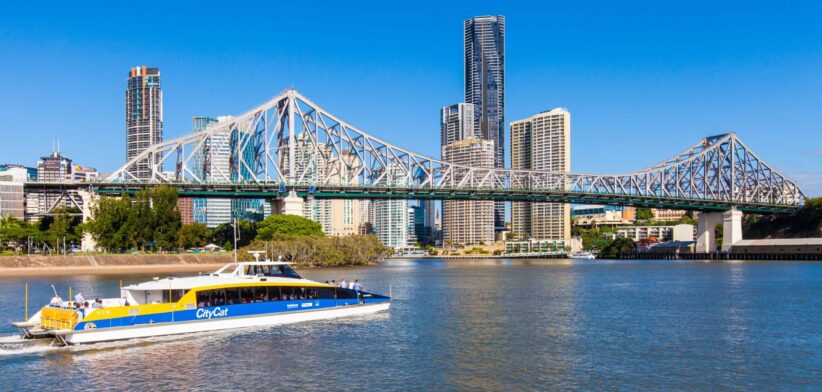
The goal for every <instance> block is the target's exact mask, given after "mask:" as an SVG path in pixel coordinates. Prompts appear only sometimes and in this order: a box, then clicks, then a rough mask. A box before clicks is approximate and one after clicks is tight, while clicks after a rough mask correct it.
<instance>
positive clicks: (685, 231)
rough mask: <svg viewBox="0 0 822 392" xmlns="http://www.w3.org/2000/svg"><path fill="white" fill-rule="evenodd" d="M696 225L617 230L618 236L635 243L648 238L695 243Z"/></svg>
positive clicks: (635, 227) (637, 227) (628, 227)
mask: <svg viewBox="0 0 822 392" xmlns="http://www.w3.org/2000/svg"><path fill="white" fill-rule="evenodd" d="M694 230H695V227H694V225H688V224H680V225H674V226H625V227H619V228H617V236H618V237H621V238H630V239H631V240H633V241H634V242H638V241H640V240H644V239H646V238H648V237H656V238H658V239H660V240H662V241H693V240H694Z"/></svg>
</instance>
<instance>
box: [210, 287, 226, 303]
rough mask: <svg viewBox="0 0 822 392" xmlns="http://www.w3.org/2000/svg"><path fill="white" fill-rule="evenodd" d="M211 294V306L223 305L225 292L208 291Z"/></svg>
mask: <svg viewBox="0 0 822 392" xmlns="http://www.w3.org/2000/svg"><path fill="white" fill-rule="evenodd" d="M209 293H210V294H211V306H221V305H225V290H209Z"/></svg>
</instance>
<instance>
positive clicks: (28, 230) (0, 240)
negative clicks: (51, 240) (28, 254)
mask: <svg viewBox="0 0 822 392" xmlns="http://www.w3.org/2000/svg"><path fill="white" fill-rule="evenodd" d="M36 231H37V230H36V229H35V228H33V227H32V226H31V225H29V224H28V223H26V222H25V221H23V220H22V219H17V218H15V217H13V216H11V215H4V216H2V217H0V247H5V246H9V247H11V248H13V249H14V251H15V253H19V252H20V250H21V249H22V248H23V246H24V244H26V242H27V240H28V238H29V237H34V235H35V232H36Z"/></svg>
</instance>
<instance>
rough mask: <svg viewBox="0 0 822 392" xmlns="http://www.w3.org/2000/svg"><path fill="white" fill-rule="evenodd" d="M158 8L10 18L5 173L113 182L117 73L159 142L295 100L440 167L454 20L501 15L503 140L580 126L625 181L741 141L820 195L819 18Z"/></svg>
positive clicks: (625, 5)
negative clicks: (140, 90)
mask: <svg viewBox="0 0 822 392" xmlns="http://www.w3.org/2000/svg"><path fill="white" fill-rule="evenodd" d="M166 3H170V2H156V3H155V2H152V1H141V2H128V3H126V2H123V3H120V4H121V5H111V4H109V3H108V2H102V1H101V2H97V3H92V2H83V3H82V5H81V4H79V3H76V2H68V3H57V2H55V3H39V2H33V1H31V2H21V3H19V4H6V5H4V7H3V12H2V13H0V51H1V52H2V56H0V116H1V117H2V119H3V121H2V122H0V135H2V140H3V143H0V163H5V162H9V163H23V164H28V165H33V164H35V163H36V161H37V159H38V157H39V156H41V155H44V154H47V153H48V152H50V151H51V146H52V139H55V138H59V139H60V142H61V146H62V151H63V153H64V154H66V155H68V156H69V157H71V158H73V159H74V160H75V161H76V162H78V163H80V164H86V165H90V166H95V167H97V168H99V169H100V170H102V171H110V170H113V169H114V168H116V167H117V166H119V165H120V164H121V163H122V162H123V159H124V155H125V151H124V150H125V148H124V134H125V130H124V128H125V124H124V122H125V120H124V91H125V82H126V75H127V73H128V70H129V68H130V67H131V66H134V65H144V64H145V65H148V66H157V67H159V68H160V70H161V73H162V78H163V93H164V98H165V107H164V111H165V114H164V120H165V124H164V129H165V134H166V137H167V138H170V137H175V136H180V135H183V134H186V133H188V132H189V131H190V128H191V117H192V116H196V115H208V116H216V115H221V114H239V113H242V112H244V111H245V110H247V109H249V108H251V107H253V106H255V105H257V104H259V103H261V102H263V101H264V100H266V99H268V98H270V97H272V96H274V95H276V94H277V93H279V92H280V91H282V90H283V89H285V88H287V87H291V86H293V87H295V88H296V89H297V90H299V91H300V92H302V93H303V94H304V95H306V96H307V97H309V98H310V99H312V100H313V101H314V102H316V103H318V104H319V105H321V106H323V107H324V108H326V109H328V110H329V111H331V112H333V113H335V114H337V115H338V116H340V117H342V118H344V119H346V120H347V121H348V122H350V123H352V124H354V125H357V126H358V127H360V128H362V129H364V130H366V131H368V132H370V133H372V134H375V135H378V136H380V137H382V138H384V139H387V140H389V141H392V142H394V143H396V144H398V145H401V146H404V147H407V148H411V149H413V150H415V151H417V152H420V153H425V154H428V155H432V156H439V145H438V142H439V124H438V116H439V109H440V107H441V106H444V105H447V104H452V103H455V102H459V101H461V100H462V97H463V77H462V71H463V65H462V55H463V53H462V46H463V42H462V41H463V32H462V23H463V20H464V19H465V18H468V17H471V16H475V15H488V14H501V15H505V16H506V24H507V25H506V28H507V31H506V34H507V36H506V84H507V86H506V113H505V115H506V123H510V122H511V121H513V120H516V119H521V118H525V117H528V116H531V115H533V114H535V113H537V112H539V111H542V110H545V109H549V108H552V107H556V106H562V107H565V108H567V109H569V110H570V111H571V113H572V147H571V154H572V155H571V156H572V169H573V170H574V171H580V172H597V173H620V172H628V171H631V170H635V169H639V168H642V167H645V166H648V165H650V164H652V163H655V162H657V161H660V160H662V159H664V158H666V157H668V156H671V155H673V154H675V153H676V152H678V151H680V150H682V149H684V148H686V147H687V146H690V145H691V144H693V143H695V142H696V141H697V140H699V139H700V138H702V137H704V136H707V135H712V134H718V133H724V132H727V131H734V132H737V133H738V134H739V135H740V136H741V137H742V139H743V140H745V142H746V143H747V144H748V145H749V146H750V147H751V148H753V149H754V150H755V151H756V152H757V153H759V155H760V156H762V157H763V158H764V159H765V160H766V161H767V162H769V163H770V164H772V165H774V166H775V167H777V168H778V169H781V170H782V171H783V172H785V173H786V174H788V175H789V176H791V177H793V178H794V179H796V180H797V181H798V182H799V183H800V185H801V186H802V187H803V189H804V190H805V191H806V193H808V194H810V195H816V196H819V195H822V131H821V130H820V128H821V127H822V125H820V124H822V108H821V107H822V76H820V72H822V17H820V15H822V5H820V4H822V3H819V2H804V3H803V2H790V3H787V4H788V5H778V6H777V5H775V4H774V3H773V2H767V3H766V2H755V1H740V2H734V1H722V2H717V1H688V2H685V1H682V2H660V1H648V2H633V1H625V2H614V1H602V2H597V1H573V2H569V1H563V2H551V1H543V2H525V1H515V2H514V1H512V2H502V1H465V2H456V1H455V2H445V1H430V2H429V1H416V2H383V3H377V2H356V1H337V2H288V3H286V2H260V3H255V2H245V1H238V2H232V3H227V2H223V3H212V2H208V1H200V2H193V1H192V2H185V3H182V2H180V3H175V4H166ZM293 4H299V6H298V5H293ZM506 138H507V136H506Z"/></svg>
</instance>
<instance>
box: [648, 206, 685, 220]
mask: <svg viewBox="0 0 822 392" xmlns="http://www.w3.org/2000/svg"><path fill="white" fill-rule="evenodd" d="M687 214H688V211H686V210H666V209H662V208H651V216H652V217H653V220H655V221H660V222H675V221H678V220H680V219H682V218H684V217H685V216H686V215H687Z"/></svg>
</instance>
